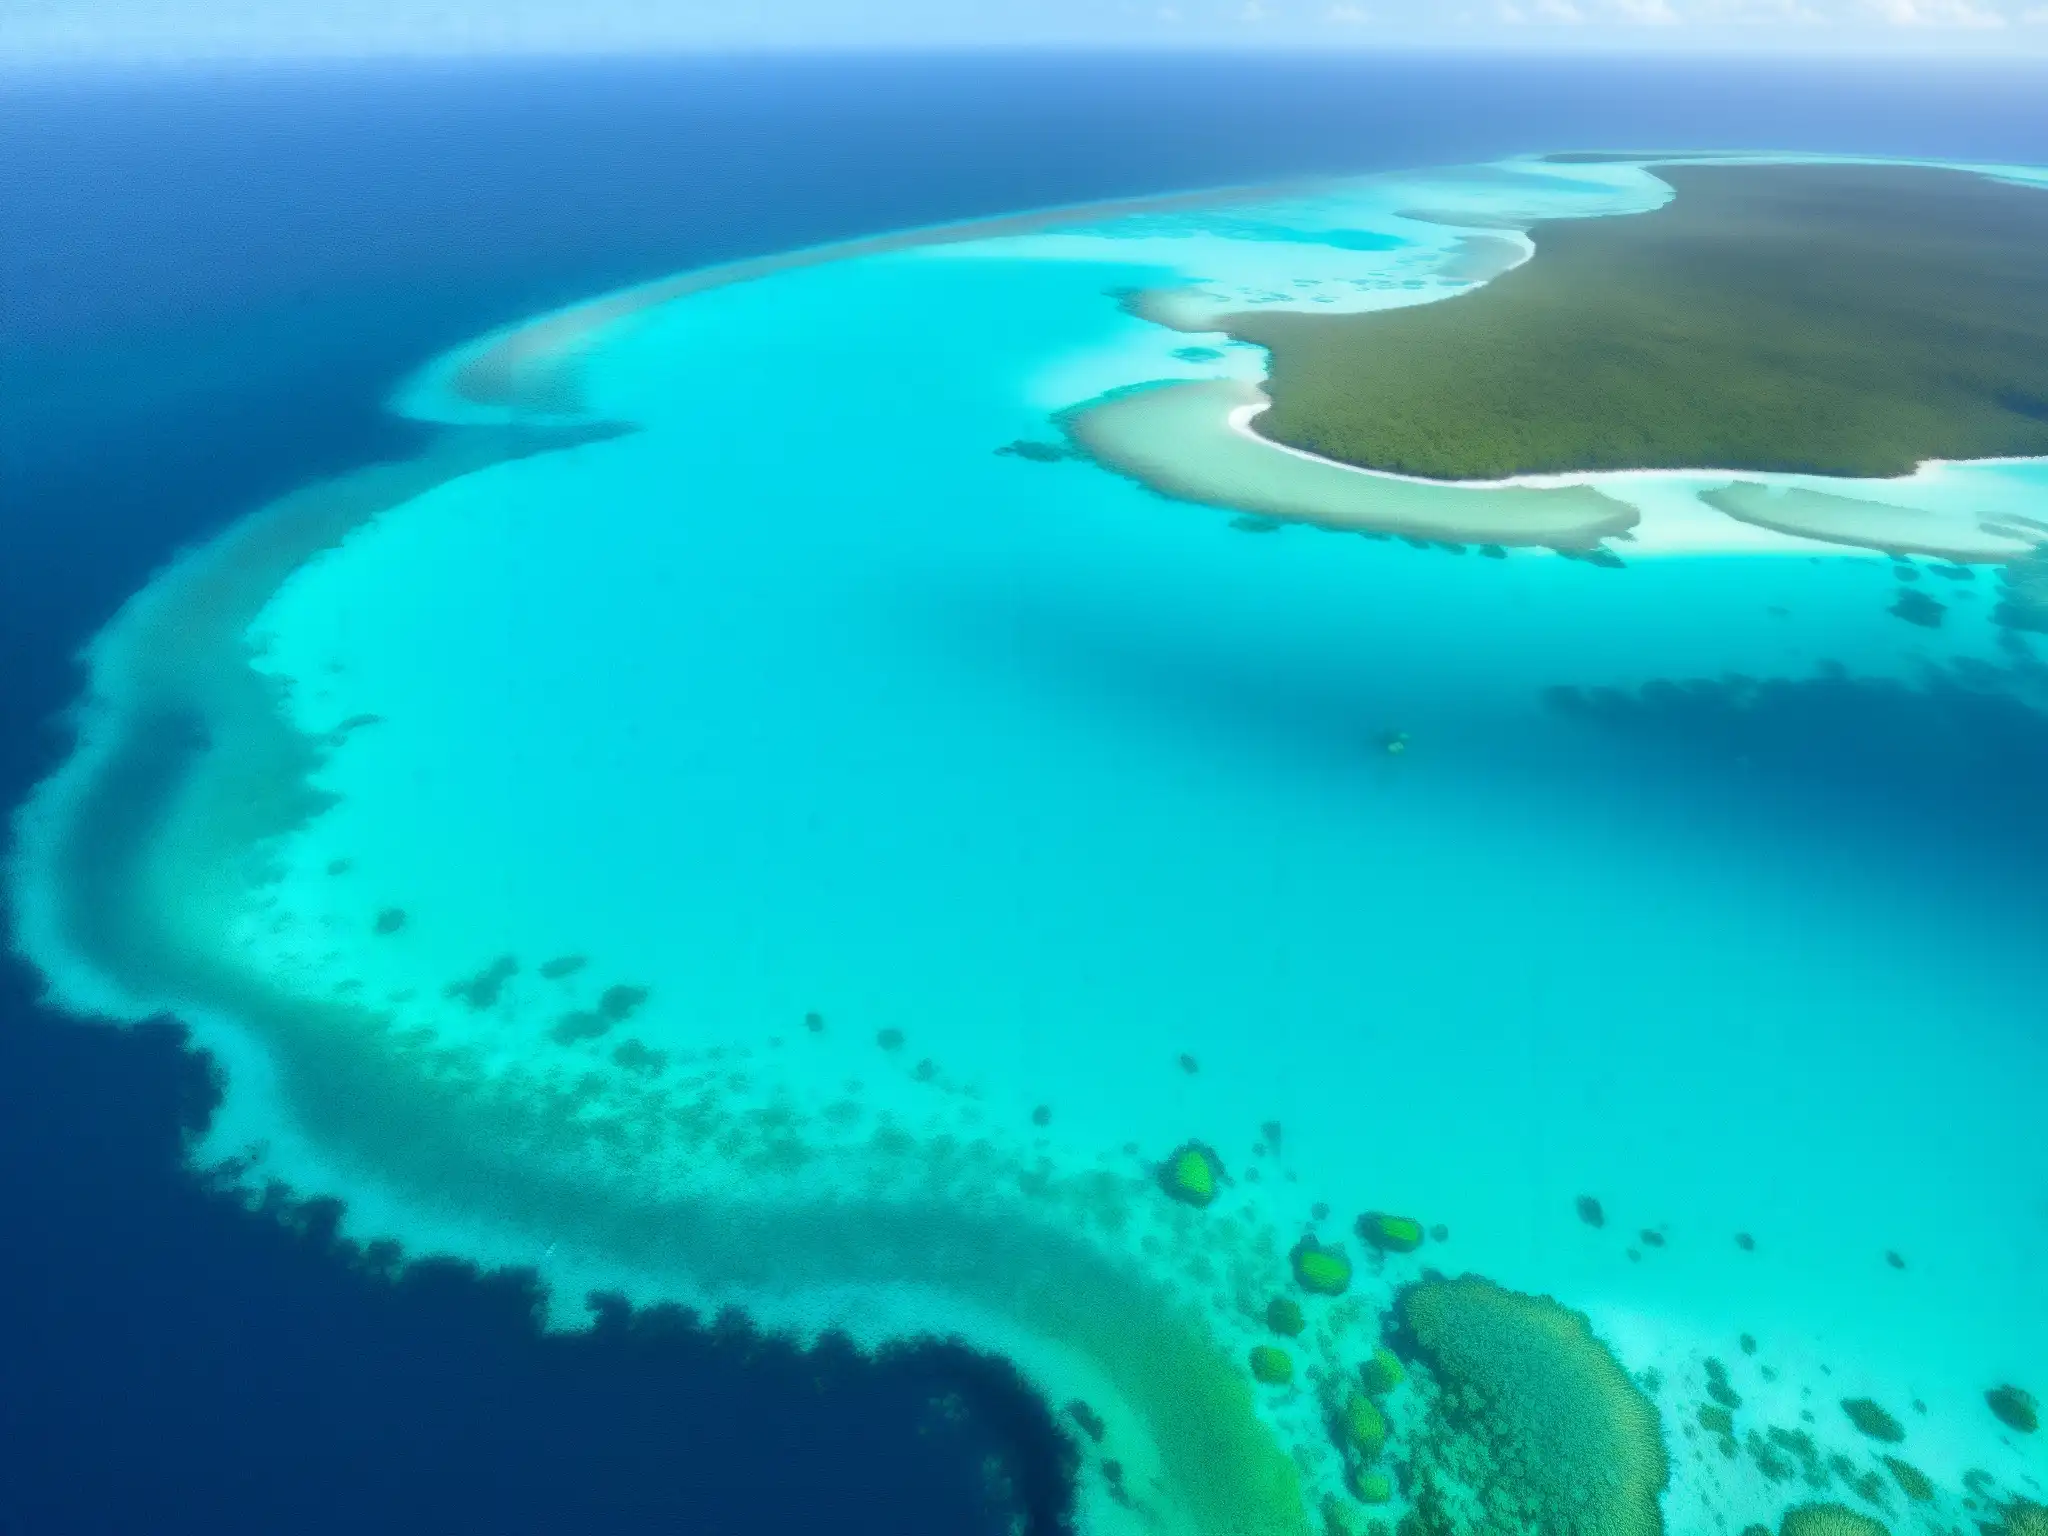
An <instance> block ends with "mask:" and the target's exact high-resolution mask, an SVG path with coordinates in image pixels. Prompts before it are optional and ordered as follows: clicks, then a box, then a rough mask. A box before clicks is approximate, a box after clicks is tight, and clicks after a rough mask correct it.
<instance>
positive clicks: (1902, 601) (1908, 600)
mask: <svg viewBox="0 0 2048 1536" xmlns="http://www.w3.org/2000/svg"><path fill="white" fill-rule="evenodd" d="M1890 611H1891V615H1892V617H1893V618H1895V619H1904V620H1905V621H1906V622H1907V623H1908V624H1918V625H1919V626H1920V627H1921V628H1923V629H1939V628H1941V621H1942V620H1943V619H1944V618H1946V617H1948V608H1947V605H1945V604H1943V603H1938V602H1936V601H1935V600H1934V599H1933V598H1931V597H1929V596H1928V595H1927V594H1926V593H1925V592H1921V591H1918V590H1916V589H1914V588H1911V587H1901V588H1900V589H1899V595H1898V596H1897V597H1895V598H1893V599H1892V606H1891V610H1890Z"/></svg>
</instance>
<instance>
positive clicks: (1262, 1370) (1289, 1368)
mask: <svg viewBox="0 0 2048 1536" xmlns="http://www.w3.org/2000/svg"><path fill="white" fill-rule="evenodd" d="M1251 1366H1252V1376H1253V1379H1255V1380H1257V1381H1262V1382H1264V1383H1265V1384H1266V1385H1267V1386H1269V1387H1284V1386H1286V1385H1287V1383H1289V1382H1290V1381H1292V1380H1294V1358H1293V1356H1291V1355H1289V1354H1288V1353H1287V1351H1286V1350H1284V1349H1275V1348H1274V1347H1273V1346H1272V1345H1270V1344H1254V1345H1253V1346H1252V1353H1251Z"/></svg>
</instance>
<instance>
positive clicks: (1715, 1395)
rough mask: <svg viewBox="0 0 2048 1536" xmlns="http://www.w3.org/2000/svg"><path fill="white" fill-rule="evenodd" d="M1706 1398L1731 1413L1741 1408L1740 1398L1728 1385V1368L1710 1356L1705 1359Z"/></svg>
mask: <svg viewBox="0 0 2048 1536" xmlns="http://www.w3.org/2000/svg"><path fill="white" fill-rule="evenodd" d="M1706 1373H1707V1396H1709V1397H1711V1398H1712V1399H1713V1400H1714V1401H1715V1402H1717V1403H1719V1404H1720V1405H1721V1406H1722V1407H1723V1408H1726V1409H1728V1410H1729V1411H1730V1412H1731V1413H1732V1412H1734V1410H1736V1409H1737V1408H1740V1407H1741V1406H1742V1396H1741V1394H1740V1393H1738V1392H1737V1391H1736V1390H1735V1389H1734V1388H1733V1387H1731V1386H1730V1385H1728V1367H1727V1366H1725V1365H1723V1364H1722V1363H1721V1362H1720V1361H1718V1360H1716V1359H1714V1358H1713V1357H1712V1356H1711V1355H1710V1356H1708V1357H1707V1362H1706Z"/></svg>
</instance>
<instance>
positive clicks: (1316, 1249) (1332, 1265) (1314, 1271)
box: [1287, 1237, 1351, 1296]
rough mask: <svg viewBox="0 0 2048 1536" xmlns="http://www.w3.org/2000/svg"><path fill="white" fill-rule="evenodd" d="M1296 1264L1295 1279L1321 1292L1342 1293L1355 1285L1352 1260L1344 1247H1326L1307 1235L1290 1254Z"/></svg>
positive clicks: (1303, 1287)
mask: <svg viewBox="0 0 2048 1536" xmlns="http://www.w3.org/2000/svg"><path fill="white" fill-rule="evenodd" d="M1287 1258H1288V1261H1289V1262H1290V1263H1292V1264H1293V1265H1294V1283H1295V1284H1296V1285H1298V1286H1300V1287H1301V1288H1302V1289H1303V1290H1304V1291H1310V1292H1313V1293H1314V1294H1315V1295H1318V1296H1341V1295H1343V1294H1344V1292H1345V1291H1346V1290H1347V1289H1348V1288H1349V1287H1350V1285H1351V1260H1350V1259H1349V1258H1347V1257H1346V1256H1345V1253H1344V1250H1343V1249H1342V1248H1338V1247H1335V1246H1330V1247H1325V1246H1324V1245H1323V1244H1321V1243H1319V1242H1317V1241H1316V1240H1315V1239H1314V1238H1312V1237H1304V1238H1303V1239H1302V1240H1301V1241H1300V1242H1298V1243H1296V1244H1295V1245H1294V1249H1293V1251H1292V1252H1291V1253H1289V1254H1288V1255H1287Z"/></svg>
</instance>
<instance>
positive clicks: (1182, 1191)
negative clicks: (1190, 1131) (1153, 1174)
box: [1159, 1141, 1224, 1205]
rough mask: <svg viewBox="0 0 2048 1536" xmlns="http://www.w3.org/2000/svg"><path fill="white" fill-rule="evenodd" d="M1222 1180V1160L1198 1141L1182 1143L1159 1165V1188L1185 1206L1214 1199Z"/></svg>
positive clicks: (1200, 1203) (1205, 1202) (1205, 1203)
mask: <svg viewBox="0 0 2048 1536" xmlns="http://www.w3.org/2000/svg"><path fill="white" fill-rule="evenodd" d="M1223 1179H1224V1173H1223V1160H1222V1159H1221V1158H1219V1157H1218V1156H1217V1155H1216V1153H1215V1152H1214V1150H1213V1149H1211V1148H1209V1147H1207V1146H1204V1145H1203V1144H1202V1143H1201V1142H1199V1141H1188V1142H1183V1143H1181V1145H1180V1146H1178V1147H1176V1148H1175V1149H1174V1151H1173V1155H1172V1156H1171V1157H1169V1158H1167V1160H1166V1161H1165V1162H1163V1163H1161V1164H1160V1165H1159V1187H1160V1188H1161V1189H1163V1190H1165V1191H1166V1192H1167V1193H1168V1194H1169V1195H1171V1196H1173V1198H1174V1199H1176V1200H1179V1201H1181V1202H1182V1203H1184V1204H1187V1205H1207V1204H1208V1203H1209V1202H1210V1201H1211V1200H1214V1199H1215V1198H1216V1191H1217V1190H1218V1189H1219V1188H1220V1187H1221V1186H1222V1183H1223Z"/></svg>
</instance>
